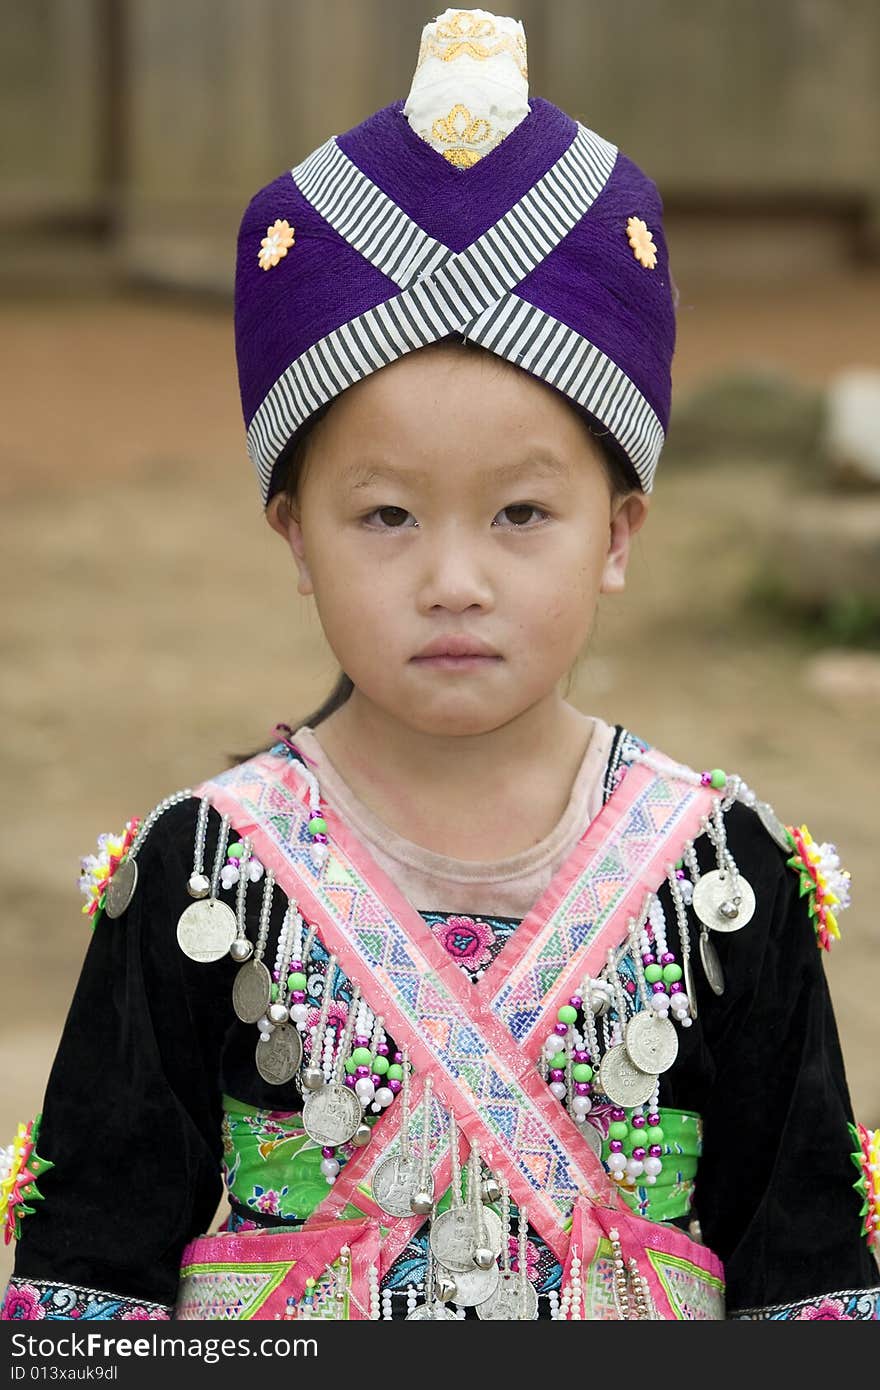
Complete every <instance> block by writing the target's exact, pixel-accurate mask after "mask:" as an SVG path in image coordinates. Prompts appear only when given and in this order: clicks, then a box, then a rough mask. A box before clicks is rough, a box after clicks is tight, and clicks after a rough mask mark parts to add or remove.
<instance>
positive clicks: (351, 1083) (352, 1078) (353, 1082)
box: [345, 1076, 357, 1090]
mask: <svg viewBox="0 0 880 1390" xmlns="http://www.w3.org/2000/svg"><path fill="white" fill-rule="evenodd" d="M356 1083H357V1077H356V1076H346V1078H345V1084H346V1086H349V1087H350V1088H351V1089H352V1090H354V1088H355V1085H356Z"/></svg>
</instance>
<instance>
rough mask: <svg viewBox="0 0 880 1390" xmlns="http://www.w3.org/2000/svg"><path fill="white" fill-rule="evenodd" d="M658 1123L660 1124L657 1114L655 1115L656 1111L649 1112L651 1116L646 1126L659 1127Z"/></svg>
mask: <svg viewBox="0 0 880 1390" xmlns="http://www.w3.org/2000/svg"><path fill="white" fill-rule="evenodd" d="M659 1123H660V1116H659V1115H658V1113H657V1111H656V1110H653V1111H652V1112H651V1114H650V1115H649V1116H648V1124H649V1125H659Z"/></svg>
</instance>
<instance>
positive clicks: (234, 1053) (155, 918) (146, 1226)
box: [13, 800, 880, 1315]
mask: <svg viewBox="0 0 880 1390" xmlns="http://www.w3.org/2000/svg"><path fill="white" fill-rule="evenodd" d="M197 807H198V803H197V802H196V801H195V800H189V801H186V802H183V803H181V804H179V805H178V806H176V807H174V808H173V809H171V810H170V811H168V812H166V813H165V814H164V816H162V817H161V819H160V820H159V821H158V823H157V824H156V826H155V827H154V828H153V830H152V831H151V832H150V834H149V836H148V838H147V840H146V841H145V843H144V845H143V847H142V848H141V850H140V853H139V856H138V864H139V884H138V889H137V892H136V894H135V897H134V900H133V901H132V903H131V906H130V907H129V909H128V910H127V912H126V913H125V914H124V915H123V916H122V917H120V918H119V919H117V920H115V921H114V920H111V919H110V918H108V917H107V916H106V914H102V915H101V917H100V919H99V920H98V923H97V926H96V928H95V931H94V936H93V939H92V941H91V944H90V947H89V950H88V953H87V956H86V959H85V963H84V965H83V969H82V973H81V977H80V980H79V983H78V985H77V988H76V992H75V995H74V998H73V1002H72V1005H71V1008H70V1012H69V1015H68V1018H67V1021H66V1025H65V1028H64V1032H63V1037H62V1041H61V1044H60V1047H59V1050H58V1053H57V1056H56V1059H55V1063H54V1066H53V1068H52V1072H51V1075H50V1078H49V1082H48V1088H47V1092H46V1097H45V1102H44V1107H43V1121H42V1129H41V1133H40V1138H39V1143H38V1150H39V1152H40V1154H41V1156H42V1157H44V1158H47V1159H49V1160H51V1162H52V1163H53V1164H54V1167H53V1168H52V1169H51V1170H50V1171H48V1172H46V1173H45V1174H44V1175H43V1177H42V1178H41V1179H40V1183H39V1187H40V1191H41V1193H42V1194H43V1198H44V1200H43V1201H41V1202H38V1203H37V1204H36V1209H35V1211H34V1213H33V1215H29V1216H27V1217H26V1218H25V1219H24V1220H23V1223H22V1235H21V1240H20V1242H19V1245H18V1248H17V1252H16V1263H15V1275H14V1279H13V1285H15V1284H16V1283H17V1282H19V1281H28V1280H34V1281H44V1282H45V1283H48V1284H50V1285H58V1286H62V1285H64V1286H67V1285H69V1286H73V1287H75V1288H79V1289H86V1290H99V1291H108V1292H111V1293H113V1294H115V1295H119V1296H122V1297H123V1298H127V1299H131V1300H134V1301H136V1302H138V1303H154V1304H156V1305H165V1306H167V1307H171V1306H173V1304H174V1302H175V1296H176V1292H177V1284H178V1269H179V1264H180V1257H181V1253H182V1250H183V1247H184V1245H185V1244H186V1243H187V1242H188V1241H189V1240H190V1239H192V1238H193V1237H194V1236H196V1235H198V1234H201V1233H203V1232H204V1231H205V1230H207V1228H208V1226H209V1224H210V1222H211V1221H212V1219H213V1217H214V1214H215V1211H216V1209H217V1205H218V1202H219V1200H220V1198H221V1195H222V1192H223V1184H222V1178H221V1171H222V1167H221V1115H222V1101H221V1097H222V1094H223V1093H224V1092H225V1093H227V1094H229V1095H232V1096H235V1097H236V1098H238V1099H239V1100H242V1101H246V1102H248V1103H250V1104H252V1105H255V1106H261V1107H266V1108H270V1109H291V1110H298V1109H300V1108H301V1098H300V1096H299V1093H298V1091H297V1090H296V1088H295V1086H294V1083H293V1082H291V1083H289V1085H288V1086H286V1087H270V1086H267V1085H266V1084H265V1083H264V1082H263V1081H262V1080H261V1079H260V1077H259V1075H258V1074H257V1071H256V1069H255V1066H254V1042H255V1030H254V1028H253V1027H252V1026H250V1027H248V1026H245V1025H244V1024H242V1023H240V1022H239V1021H238V1020H237V1018H236V1016H235V1014H234V1013H233V1009H232V1005H231V997H230V996H231V989H232V982H233V976H234V974H235V970H236V968H237V967H236V966H235V964H234V963H233V961H232V960H231V959H230V958H228V957H226V958H224V959H223V960H221V961H218V962H216V963H214V964H207V965H205V964H198V963H195V962H193V961H191V960H189V959H188V958H187V957H186V956H185V955H183V953H182V952H181V950H180V949H179V946H178V944H177V939H176V927H177V921H178V918H179V916H180V913H181V912H182V911H183V909H184V908H185V907H186V906H187V905H188V904H189V902H190V901H191V900H190V898H189V897H188V895H187V889H186V885H187V879H188V877H189V874H190V872H191V869H192V857H193V839H194V832H195V822H196V811H197ZM726 823H727V829H728V843H729V846H730V849H731V851H732V853H733V855H734V859H735V861H736V863H737V865H738V866H739V868H740V870H741V872H742V873H744V874H745V875H746V877H747V878H748V879H749V881H750V883H751V884H752V886H753V888H754V890H755V896H756V899H757V909H756V912H755V916H754V918H753V919H752V921H751V922H750V923H749V924H748V925H747V926H746V927H745V928H743V929H742V930H740V931H738V932H735V933H732V934H730V935H714V936H713V940H714V942H715V944H716V947H717V951H718V954H719V956H720V958H721V962H722V965H723V969H724V973H725V977H726V982H727V988H726V991H725V993H724V995H723V996H721V997H720V998H719V997H716V996H715V995H714V994H713V993H712V992H711V991H710V989H709V987H708V985H707V983H706V980H705V979H704V977H703V975H702V971H701V969H700V966H699V963H698V962H696V954H695V957H694V959H695V970H694V973H695V976H696V980H697V1002H698V1007H699V1016H698V1019H697V1021H696V1022H695V1024H694V1025H693V1027H691V1028H690V1029H689V1030H686V1031H683V1032H680V1050H679V1055H678V1059H677V1061H676V1063H675V1065H674V1066H673V1067H672V1069H671V1070H670V1071H668V1072H666V1073H665V1074H664V1075H663V1077H662V1078H661V1093H660V1101H661V1105H669V1106H674V1107H676V1108H679V1109H684V1110H693V1111H696V1112H698V1113H699V1114H700V1115H701V1116H702V1117H703V1122H704V1145H703V1154H702V1157H701V1159H700V1163H699V1170H698V1175H697V1184H696V1194H695V1208H696V1211H695V1213H694V1214H695V1215H697V1216H698V1218H699V1222H700V1226H701V1228H702V1236H703V1239H704V1240H705V1242H706V1244H707V1245H709V1246H710V1247H711V1249H712V1250H714V1251H715V1253H716V1254H717V1255H718V1256H719V1257H720V1258H721V1260H722V1261H723V1262H724V1266H725V1271H726V1278H727V1305H728V1312H729V1313H735V1312H736V1311H737V1310H752V1309H763V1308H766V1307H767V1306H768V1305H776V1304H781V1305H790V1304H793V1303H796V1302H797V1301H798V1300H802V1299H812V1298H814V1297H816V1296H817V1295H820V1294H823V1293H835V1292H839V1291H844V1290H856V1289H866V1288H873V1287H874V1286H876V1285H877V1283H878V1282H880V1276H878V1269H877V1266H876V1263H875V1261H874V1260H873V1258H872V1256H871V1255H870V1253H869V1250H868V1248H867V1245H866V1242H865V1240H864V1238H863V1237H862V1235H861V1223H860V1216H859V1210H860V1198H859V1196H858V1195H857V1193H856V1192H855V1191H854V1188H853V1183H854V1181H855V1179H856V1176H857V1174H856V1169H855V1167H854V1165H853V1163H852V1161H851V1158H850V1155H851V1153H852V1151H853V1148H854V1145H853V1141H852V1139H851V1136H850V1134H849V1132H848V1128H847V1125H848V1122H850V1121H852V1119H853V1114H852V1107H851V1103H850V1098H849V1095H848V1091H847V1083H846V1079H845V1074H844V1066H843V1061H842V1058H841V1050H840V1045H839V1041H838V1034H837V1029H836V1026H835V1019H834V1014H833V1010H832V1005H831V1001H830V998H829V993H828V987H827V984H826V980H825V975H824V971H823V965H822V952H821V951H819V950H818V949H817V945H816V938H815V934H814V931H813V927H812V924H811V920H810V918H809V915H808V911H807V906H806V902H805V900H804V899H803V898H801V897H799V894H798V877H797V875H796V874H795V873H794V872H793V871H792V870H791V869H790V868H789V867H787V865H786V863H785V859H786V856H785V853H784V852H783V851H782V850H781V849H780V848H779V847H778V846H777V845H776V844H775V842H774V841H773V840H772V839H771V838H770V836H769V835H768V834H767V832H766V831H765V829H764V828H763V826H762V825H761V823H760V821H759V820H758V818H757V816H756V815H755V813H754V812H753V811H751V810H749V809H747V808H746V807H745V806H743V805H741V804H739V803H735V804H734V805H733V807H732V809H731V810H730V811H729V812H728V814H727V816H726ZM218 824H219V817H218V816H217V815H216V813H214V812H213V811H212V812H211V816H210V819H209V827H208V844H207V854H206V859H205V862H206V864H208V865H210V864H211V863H212V862H213V851H214V845H215V843H216V837H217V828H218ZM697 852H698V857H699V861H700V866H701V868H702V869H703V870H708V869H710V868H712V867H714V863H715V861H714V851H713V849H712V847H711V845H710V844H709V843H708V841H707V840H705V838H704V839H701V840H699V841H698V842H697ZM667 894H668V889H667V888H665V887H664V889H663V890H661V893H660V897H661V900H662V901H663V902H664V907H665V909H666V915H667V921H668V922H669V924H670V944H671V947H672V949H673V950H674V951H675V952H676V954H677V955H679V948H678V942H677V940H676V939H675V927H674V923H675V915H674V912H673V911H672V909H671V904H670V902H669V899H668V896H667ZM226 896H227V899H228V900H231V898H230V895H228V894H227V895H226ZM249 896H250V897H251V898H252V900H253V914H254V920H252V921H250V923H249V934H250V935H251V938H252V939H254V937H255V936H256V925H257V924H256V916H257V915H258V906H259V904H258V898H259V895H258V894H251V895H249ZM282 897H283V895H282V894H276V899H275V904H274V907H273V914H272V929H271V932H270V937H269V947H268V948H267V952H266V958H267V960H270V959H273V958H274V945H273V941H274V938H275V936H276V934H277V931H278V927H279V924H280V921H281V917H282V914H283V908H284V905H285V904H284V903H283V902H282V901H280V899H281V898H282ZM438 906H440V907H442V905H438ZM427 929H428V928H427V927H426V930H427ZM694 940H695V937H694ZM679 958H680V957H679ZM19 1315H26V1313H25V1314H21V1313H20V1314H19Z"/></svg>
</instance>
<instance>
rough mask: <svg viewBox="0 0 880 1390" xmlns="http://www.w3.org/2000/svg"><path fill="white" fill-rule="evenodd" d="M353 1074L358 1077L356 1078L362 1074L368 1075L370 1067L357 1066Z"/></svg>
mask: <svg viewBox="0 0 880 1390" xmlns="http://www.w3.org/2000/svg"><path fill="white" fill-rule="evenodd" d="M354 1074H355V1076H356V1077H358V1078H360V1077H362V1076H369V1074H370V1068H369V1067H357V1068H356V1069H355V1073H354Z"/></svg>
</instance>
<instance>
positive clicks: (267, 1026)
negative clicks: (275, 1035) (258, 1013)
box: [257, 1014, 272, 1033]
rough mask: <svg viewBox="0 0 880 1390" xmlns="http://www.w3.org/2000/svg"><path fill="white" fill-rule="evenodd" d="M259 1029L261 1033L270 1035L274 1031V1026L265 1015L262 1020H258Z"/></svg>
mask: <svg viewBox="0 0 880 1390" xmlns="http://www.w3.org/2000/svg"><path fill="white" fill-rule="evenodd" d="M257 1027H258V1028H259V1030H260V1032H261V1033H270V1032H271V1031H272V1025H271V1023H270V1022H269V1020H268V1018H267V1017H266V1015H265V1014H263V1017H262V1018H261V1019H258V1021H257Z"/></svg>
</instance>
